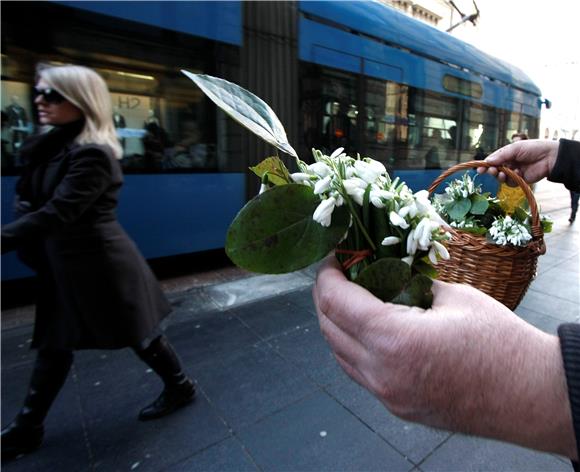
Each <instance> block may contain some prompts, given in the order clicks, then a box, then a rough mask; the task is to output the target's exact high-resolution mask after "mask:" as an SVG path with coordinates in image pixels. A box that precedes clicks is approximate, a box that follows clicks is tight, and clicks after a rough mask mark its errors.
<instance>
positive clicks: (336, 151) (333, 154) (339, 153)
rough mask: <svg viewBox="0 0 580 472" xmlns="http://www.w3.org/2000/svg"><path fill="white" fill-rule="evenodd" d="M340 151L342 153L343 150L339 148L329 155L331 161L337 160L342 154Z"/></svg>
mask: <svg viewBox="0 0 580 472" xmlns="http://www.w3.org/2000/svg"><path fill="white" fill-rule="evenodd" d="M342 151H344V148H341V147H340V148H338V149H335V150H334V152H333V153H332V154H331V155H330V158H331V159H335V158H337V157H338V156H340V155H341V154H342Z"/></svg>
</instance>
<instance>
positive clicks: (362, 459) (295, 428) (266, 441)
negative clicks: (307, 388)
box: [239, 392, 413, 472]
mask: <svg viewBox="0 0 580 472" xmlns="http://www.w3.org/2000/svg"><path fill="white" fill-rule="evenodd" d="M239 438H240V440H241V441H242V443H243V444H244V445H245V447H246V448H247V450H248V452H249V453H250V454H251V455H252V457H253V458H254V460H255V461H256V463H257V465H258V466H259V467H260V469H261V470H263V471H296V472H301V471H304V472H306V471H317V472H324V471H341V472H347V471H357V472H358V471H384V470H389V471H403V470H405V471H408V470H411V469H412V468H413V465H412V464H411V463H410V462H408V461H406V460H405V459H404V458H403V457H402V456H401V455H400V454H399V453H398V452H396V451H395V450H394V449H393V448H392V447H391V446H390V445H389V444H387V443H386V442H385V441H384V440H382V439H381V438H380V437H379V436H378V435H377V434H376V433H374V432H373V431H371V430H370V429H369V428H367V427H366V426H365V425H364V424H362V423H361V422H360V421H359V420H358V419H357V418H356V417H355V416H353V415H352V414H351V413H349V412H348V411H347V410H346V409H344V408H343V407H342V406H341V405H339V404H338V403H337V402H336V401H335V400H334V399H332V398H330V397H329V396H328V395H326V394H325V393H323V392H318V393H315V394H314V395H311V396H309V397H307V398H305V399H303V400H302V401H300V402H298V403H295V404H294V405H292V406H289V407H288V408H284V409H283V410H281V411H279V412H278V413H276V414H275V415H272V416H270V417H268V418H266V419H264V420H263V421H261V422H259V423H256V424H254V425H252V426H250V427H248V428H244V429H243V430H242V431H240V432H239Z"/></svg>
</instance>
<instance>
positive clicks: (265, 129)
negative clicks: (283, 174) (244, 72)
mask: <svg viewBox="0 0 580 472" xmlns="http://www.w3.org/2000/svg"><path fill="white" fill-rule="evenodd" d="M181 72H183V73H184V74H185V75H186V76H187V77H189V78H190V79H191V80H192V81H193V82H194V83H195V84H196V85H197V86H198V87H199V88H200V89H201V90H202V91H203V93H205V94H206V95H207V96H208V97H209V99H210V100H211V101H213V102H214V103H215V104H216V105H217V106H218V107H220V108H221V109H222V110H223V111H225V112H226V113H227V114H228V115H230V116H231V117H232V118H233V119H234V120H236V121H237V122H238V123H240V124H241V125H242V126H245V127H246V128H247V129H249V130H250V131H251V132H252V133H254V134H255V135H257V136H259V137H260V138H262V139H263V140H264V141H266V142H267V143H269V144H271V145H272V146H274V147H276V148H278V149H280V150H281V151H283V152H285V153H287V154H290V155H291V156H293V157H296V158H298V154H296V151H295V150H294V148H293V147H292V146H290V143H289V142H288V138H287V137H286V131H285V130H284V126H282V123H280V120H279V119H278V117H277V116H276V113H274V111H273V110H272V109H271V108H270V107H269V106H268V104H267V103H266V102H264V101H263V100H262V99H261V98H259V97H257V96H256V95H254V94H253V93H251V92H249V91H248V90H246V89H244V88H243V87H240V86H239V85H236V84H234V83H232V82H228V81H227V80H224V79H220V78H218V77H213V76H211V75H205V74H194V73H192V72H189V71H186V70H182V71H181Z"/></svg>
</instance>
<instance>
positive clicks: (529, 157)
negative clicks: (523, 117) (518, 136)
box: [477, 139, 559, 184]
mask: <svg viewBox="0 0 580 472" xmlns="http://www.w3.org/2000/svg"><path fill="white" fill-rule="evenodd" d="M558 146H559V143H558V141H546V140H541V139H529V140H524V141H517V142H515V143H512V144H508V145H507V146H504V147H502V148H500V149H498V150H497V151H495V152H493V153H492V154H490V155H489V156H488V157H487V158H486V159H485V161H486V162H488V163H490V164H493V166H494V167H490V168H485V167H478V169H477V172H478V173H480V174H483V173H485V172H487V173H488V174H491V175H494V176H496V175H497V176H498V179H499V180H500V181H501V182H505V181H506V180H507V177H506V175H505V174H504V173H503V172H499V170H498V168H497V167H499V166H506V167H509V168H510V169H512V170H514V171H515V172H516V173H517V174H519V175H520V176H521V177H522V178H523V179H524V180H525V181H526V182H528V183H530V184H533V183H535V182H538V181H539V180H542V179H543V178H544V177H547V176H548V175H549V174H550V171H551V170H552V168H553V167H554V164H555V162H556V157H557V156H558ZM508 183H512V184H513V182H508Z"/></svg>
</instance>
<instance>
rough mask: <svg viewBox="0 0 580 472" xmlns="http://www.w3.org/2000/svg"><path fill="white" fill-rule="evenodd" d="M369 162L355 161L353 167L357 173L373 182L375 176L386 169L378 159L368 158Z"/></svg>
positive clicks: (365, 179)
mask: <svg viewBox="0 0 580 472" xmlns="http://www.w3.org/2000/svg"><path fill="white" fill-rule="evenodd" d="M368 161H369V162H365V161H355V163H354V168H355V169H356V173H357V175H358V176H359V177H360V178H361V179H363V180H364V181H365V182H368V183H369V184H372V183H374V182H375V181H376V180H377V178H378V177H379V176H380V175H381V174H382V173H384V172H386V171H387V170H386V169H385V166H384V165H383V164H382V163H380V162H379V161H375V160H373V159H368Z"/></svg>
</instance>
